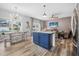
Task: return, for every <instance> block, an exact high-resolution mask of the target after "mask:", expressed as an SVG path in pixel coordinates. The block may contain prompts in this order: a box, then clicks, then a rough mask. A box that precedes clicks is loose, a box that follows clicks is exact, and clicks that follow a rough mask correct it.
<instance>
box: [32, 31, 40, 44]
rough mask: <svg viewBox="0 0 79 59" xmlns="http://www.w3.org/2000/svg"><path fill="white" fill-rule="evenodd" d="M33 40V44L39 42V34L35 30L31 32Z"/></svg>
mask: <svg viewBox="0 0 79 59" xmlns="http://www.w3.org/2000/svg"><path fill="white" fill-rule="evenodd" d="M33 42H34V43H35V44H39V36H38V33H36V32H33Z"/></svg>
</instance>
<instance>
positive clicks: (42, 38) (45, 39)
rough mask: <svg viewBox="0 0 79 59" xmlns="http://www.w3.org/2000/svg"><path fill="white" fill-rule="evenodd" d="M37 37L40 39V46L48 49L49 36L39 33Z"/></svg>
mask: <svg viewBox="0 0 79 59" xmlns="http://www.w3.org/2000/svg"><path fill="white" fill-rule="evenodd" d="M39 37H40V40H39V43H40V45H41V46H42V47H44V48H46V49H48V48H49V35H48V34H46V33H40V34H39Z"/></svg>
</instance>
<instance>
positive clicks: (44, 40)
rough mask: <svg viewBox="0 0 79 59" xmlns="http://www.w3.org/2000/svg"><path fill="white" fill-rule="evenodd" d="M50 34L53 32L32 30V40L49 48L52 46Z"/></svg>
mask: <svg viewBox="0 0 79 59" xmlns="http://www.w3.org/2000/svg"><path fill="white" fill-rule="evenodd" d="M52 34H53V33H45V32H33V42H34V43H35V44H37V45H39V46H41V47H43V48H45V49H48V50H49V49H51V47H52Z"/></svg>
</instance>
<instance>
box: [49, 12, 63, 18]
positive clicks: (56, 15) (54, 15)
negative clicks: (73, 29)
mask: <svg viewBox="0 0 79 59" xmlns="http://www.w3.org/2000/svg"><path fill="white" fill-rule="evenodd" d="M60 14H61V13H52V15H51V17H50V18H58V15H60Z"/></svg>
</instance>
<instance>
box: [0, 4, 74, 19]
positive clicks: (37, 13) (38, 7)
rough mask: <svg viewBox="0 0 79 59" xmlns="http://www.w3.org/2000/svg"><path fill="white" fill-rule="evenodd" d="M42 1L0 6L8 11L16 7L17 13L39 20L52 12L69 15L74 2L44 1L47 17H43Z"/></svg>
mask: <svg viewBox="0 0 79 59" xmlns="http://www.w3.org/2000/svg"><path fill="white" fill-rule="evenodd" d="M43 5H44V4H43V3H13V4H12V3H0V8H1V9H5V10H8V11H14V7H15V6H16V7H18V9H17V10H18V13H21V14H23V15H26V16H31V17H35V18H38V19H41V20H47V19H48V18H49V17H51V15H52V14H55V13H58V15H56V16H58V17H67V16H71V15H72V12H73V9H74V7H75V3H46V4H45V5H46V13H47V17H43V12H44V8H43Z"/></svg>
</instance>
